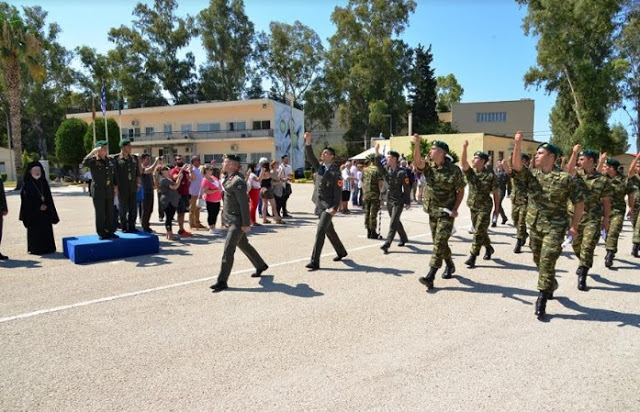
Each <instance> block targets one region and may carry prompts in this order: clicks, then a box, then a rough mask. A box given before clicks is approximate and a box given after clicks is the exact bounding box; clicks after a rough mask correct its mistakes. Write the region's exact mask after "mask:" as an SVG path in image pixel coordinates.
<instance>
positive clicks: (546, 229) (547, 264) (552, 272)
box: [529, 225, 567, 292]
mask: <svg viewBox="0 0 640 412" xmlns="http://www.w3.org/2000/svg"><path fill="white" fill-rule="evenodd" d="M566 231H567V228H566V227H565V226H553V225H551V226H550V225H546V226H542V225H540V226H536V225H534V226H532V227H530V228H529V235H530V236H531V251H532V252H533V261H534V262H535V264H536V266H537V267H538V290H540V291H544V292H553V291H554V290H556V289H558V282H557V281H556V261H557V260H558V258H559V257H560V254H561V253H562V242H563V240H564V235H565V233H566Z"/></svg>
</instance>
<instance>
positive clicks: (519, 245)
mask: <svg viewBox="0 0 640 412" xmlns="http://www.w3.org/2000/svg"><path fill="white" fill-rule="evenodd" d="M523 245H524V240H522V239H516V247H514V248H513V253H522V246H523Z"/></svg>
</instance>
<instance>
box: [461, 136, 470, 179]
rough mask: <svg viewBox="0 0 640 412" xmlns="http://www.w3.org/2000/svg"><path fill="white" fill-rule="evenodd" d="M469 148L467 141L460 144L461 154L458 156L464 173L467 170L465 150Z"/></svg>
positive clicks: (467, 163)
mask: <svg viewBox="0 0 640 412" xmlns="http://www.w3.org/2000/svg"><path fill="white" fill-rule="evenodd" d="M468 147H469V141H468V140H465V141H464V143H463V144H462V154H461V155H460V162H461V165H462V170H463V171H464V172H466V171H467V170H469V162H468V161H467V148H468Z"/></svg>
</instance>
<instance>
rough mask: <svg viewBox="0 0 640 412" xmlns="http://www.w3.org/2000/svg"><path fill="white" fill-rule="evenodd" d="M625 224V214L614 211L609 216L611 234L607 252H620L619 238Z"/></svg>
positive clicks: (607, 243)
mask: <svg viewBox="0 0 640 412" xmlns="http://www.w3.org/2000/svg"><path fill="white" fill-rule="evenodd" d="M623 224H624V212H620V211H618V210H612V211H611V213H610V214H609V233H607V241H606V245H605V247H606V249H607V251H610V252H613V253H617V252H618V238H619V237H620V232H622V225H623Z"/></svg>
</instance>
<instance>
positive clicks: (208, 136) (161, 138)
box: [124, 129, 273, 142]
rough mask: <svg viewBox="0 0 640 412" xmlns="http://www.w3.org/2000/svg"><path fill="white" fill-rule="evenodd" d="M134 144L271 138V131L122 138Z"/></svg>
mask: <svg viewBox="0 0 640 412" xmlns="http://www.w3.org/2000/svg"><path fill="white" fill-rule="evenodd" d="M124 137H127V138H129V139H132V140H133V141H134V142H150V141H154V142H155V141H157V142H161V141H167V140H185V139H187V140H189V139H192V140H205V139H220V140H223V139H245V138H250V137H273V129H258V130H216V131H212V132H193V131H191V132H171V133H167V132H153V133H149V134H144V133H141V134H140V135H139V136H135V135H134V136H124Z"/></svg>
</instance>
